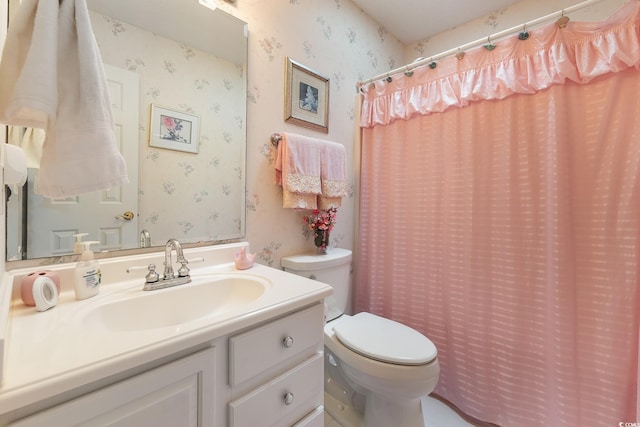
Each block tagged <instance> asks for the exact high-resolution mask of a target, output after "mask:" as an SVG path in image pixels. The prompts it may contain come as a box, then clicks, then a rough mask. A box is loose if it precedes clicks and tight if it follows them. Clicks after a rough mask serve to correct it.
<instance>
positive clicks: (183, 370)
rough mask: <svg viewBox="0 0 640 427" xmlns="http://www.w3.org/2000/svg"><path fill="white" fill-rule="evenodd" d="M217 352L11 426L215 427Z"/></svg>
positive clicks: (203, 353) (202, 353)
mask: <svg viewBox="0 0 640 427" xmlns="http://www.w3.org/2000/svg"><path fill="white" fill-rule="evenodd" d="M215 351H216V349H215V348H209V349H206V350H202V351H200V352H198V353H195V354H193V355H191V356H187V357H184V358H182V359H178V360H176V361H174V362H171V363H169V364H167V365H163V366H161V367H158V368H155V369H152V370H150V371H147V372H145V373H142V374H138V375H136V376H133V377H131V378H128V379H126V380H123V381H120V382H118V383H115V384H112V385H110V386H107V387H104V388H102V389H99V390H96V391H94V392H91V393H88V394H86V395H84V396H82V397H78V398H76V399H73V400H70V401H68V402H65V403H62V404H60V405H57V406H54V407H53V408H50V409H47V410H44V411H42V412H38V413H37V414H35V415H32V416H29V417H27V418H23V419H21V420H19V421H16V422H14V423H11V424H9V426H10V427H44V426H61V427H62V426H114V427H116V426H118V427H133V426H140V427H142V426H149V427H151V426H158V427H159V426H167V427H169V426H181V427H198V426H201V427H208V426H213V425H214V423H213V419H214V410H215V408H214V407H213V406H214V405H213V404H211V403H210V402H213V401H214V399H213V397H214V396H213V392H214V389H215V386H214V384H215V383H214V382H215V377H214V367H215V363H216V361H215V356H216V354H215Z"/></svg>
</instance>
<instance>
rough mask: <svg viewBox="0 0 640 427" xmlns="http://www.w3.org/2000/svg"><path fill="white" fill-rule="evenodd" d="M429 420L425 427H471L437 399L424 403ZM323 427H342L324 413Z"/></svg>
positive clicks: (471, 426)
mask: <svg viewBox="0 0 640 427" xmlns="http://www.w3.org/2000/svg"><path fill="white" fill-rule="evenodd" d="M425 404H426V408H427V413H428V414H429V420H428V421H427V423H426V426H427V427H473V424H469V423H468V422H466V421H465V420H464V419H462V417H460V416H459V415H458V414H457V413H456V412H455V411H454V410H453V409H451V408H450V407H449V406H447V405H446V404H444V403H443V402H441V401H440V400H438V399H434V398H432V397H427V400H426V402H425ZM324 427H343V426H341V425H340V424H339V423H338V422H337V421H336V420H334V419H333V418H332V417H331V415H329V414H328V413H327V412H326V411H325V413H324Z"/></svg>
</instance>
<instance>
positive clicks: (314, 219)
mask: <svg viewBox="0 0 640 427" xmlns="http://www.w3.org/2000/svg"><path fill="white" fill-rule="evenodd" d="M337 213H338V209H336V208H330V209H327V210H319V209H315V210H314V211H313V212H312V214H311V215H305V216H303V217H302V219H303V221H304V223H305V224H307V227H309V230H311V231H313V233H314V239H313V242H314V243H315V245H316V247H317V248H318V252H320V253H326V251H327V245H328V244H329V232H330V231H331V230H333V225H334V224H335V222H336V216H337Z"/></svg>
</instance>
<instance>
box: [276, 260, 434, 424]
mask: <svg viewBox="0 0 640 427" xmlns="http://www.w3.org/2000/svg"><path fill="white" fill-rule="evenodd" d="M351 258H352V254H351V251H350V250H347V249H341V248H330V249H329V250H328V252H327V254H323V255H316V254H315V253H307V254H301V255H293V256H289V257H285V258H282V260H281V266H282V268H283V269H284V270H285V271H288V272H290V273H293V274H297V275H300V276H304V277H308V278H310V279H314V280H318V281H321V282H324V283H327V284H329V285H331V286H332V287H333V295H332V296H330V297H328V298H327V300H326V305H327V319H326V324H325V327H324V345H325V348H324V350H325V410H327V412H328V413H329V414H330V415H331V416H332V417H334V418H335V419H336V420H338V422H340V423H341V424H342V425H344V426H345V427H356V426H364V427H389V426H402V427H425V416H426V415H427V414H424V413H423V401H424V399H425V398H426V396H427V395H428V394H429V393H431V392H432V391H433V389H434V388H435V387H436V384H437V383H438V375H439V373H440V366H439V364H438V358H437V354H438V352H437V349H436V347H435V345H434V344H433V343H432V342H431V341H430V340H429V339H428V338H427V337H425V336H424V335H422V334H421V333H420V332H418V331H416V330H414V329H412V328H410V327H408V326H406V325H403V324H401V323H398V322H395V321H392V320H389V319H386V318H384V317H380V316H377V315H374V314H371V313H366V312H362V313H357V314H355V315H348V314H345V310H346V309H347V306H348V304H349V299H350V296H351V292H350V290H351V289H350V288H351V283H350V282H351V280H350V276H351Z"/></svg>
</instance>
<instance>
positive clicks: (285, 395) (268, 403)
mask: <svg viewBox="0 0 640 427" xmlns="http://www.w3.org/2000/svg"><path fill="white" fill-rule="evenodd" d="M322 388H323V357H322V353H317V354H315V355H314V356H312V357H311V358H309V359H307V360H306V361H304V362H303V363H301V364H300V365H298V366H296V367H295V368H293V369H292V370H290V371H289V372H286V373H285V374H283V375H281V376H279V377H277V378H276V379H274V380H273V381H271V382H269V383H267V384H265V385H263V386H262V387H260V388H258V389H256V390H254V391H252V392H250V393H249V394H247V395H246V396H244V397H241V398H240V399H237V400H234V401H232V402H231V403H229V426H230V427H256V426H262V427H272V426H274V427H275V426H278V427H286V426H290V425H292V424H293V423H295V422H297V421H298V420H300V419H301V418H304V417H305V416H306V415H307V414H309V413H310V412H311V411H313V410H314V409H315V408H317V407H318V406H320V405H322V397H323V389H322ZM302 425H305V424H302ZM309 425H313V424H309Z"/></svg>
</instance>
